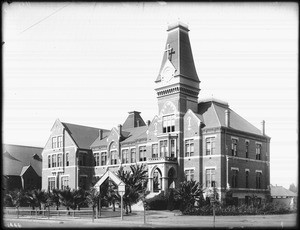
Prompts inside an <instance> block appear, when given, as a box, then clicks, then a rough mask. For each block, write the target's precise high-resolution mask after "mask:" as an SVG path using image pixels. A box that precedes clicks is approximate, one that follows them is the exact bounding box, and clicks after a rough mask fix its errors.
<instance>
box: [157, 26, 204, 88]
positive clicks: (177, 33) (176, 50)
mask: <svg viewBox="0 0 300 230" xmlns="http://www.w3.org/2000/svg"><path fill="white" fill-rule="evenodd" d="M167 31H168V38H167V42H166V46H165V48H166V47H167V45H168V44H169V45H170V48H172V51H171V52H172V55H171V63H172V64H173V66H174V67H175V69H176V72H175V76H176V75H181V76H184V77H186V78H188V79H190V80H193V81H196V82H200V81H199V78H198V75H197V72H196V68H195V64H194V58H193V54H192V48H191V44H190V39H189V35H188V31H189V29H188V26H187V25H185V24H184V23H182V22H176V23H174V24H171V25H169V26H168V30H167ZM167 58H168V55H167V52H164V55H163V59H162V62H161V67H160V70H159V73H161V71H162V69H163V67H164V65H165V62H166V61H167ZM160 80H161V76H160V74H159V75H158V77H157V79H156V81H160Z"/></svg>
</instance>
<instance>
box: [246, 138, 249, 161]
mask: <svg viewBox="0 0 300 230" xmlns="http://www.w3.org/2000/svg"><path fill="white" fill-rule="evenodd" d="M245 144H246V151H245V153H246V158H249V141H246V143H245Z"/></svg>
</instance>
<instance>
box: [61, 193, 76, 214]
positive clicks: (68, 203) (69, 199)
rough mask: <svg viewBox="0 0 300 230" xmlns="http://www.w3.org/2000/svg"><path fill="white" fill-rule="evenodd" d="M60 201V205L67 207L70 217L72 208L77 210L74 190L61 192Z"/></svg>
mask: <svg viewBox="0 0 300 230" xmlns="http://www.w3.org/2000/svg"><path fill="white" fill-rule="evenodd" d="M58 195H59V200H60V203H61V204H62V205H63V206H65V207H66V208H67V210H68V215H70V212H69V210H70V208H71V209H73V210H75V209H76V203H75V201H74V190H73V191H71V190H70V189H65V190H61V191H60V192H59V194H58Z"/></svg>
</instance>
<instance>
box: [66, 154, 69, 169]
mask: <svg viewBox="0 0 300 230" xmlns="http://www.w3.org/2000/svg"><path fill="white" fill-rule="evenodd" d="M66 166H69V153H66Z"/></svg>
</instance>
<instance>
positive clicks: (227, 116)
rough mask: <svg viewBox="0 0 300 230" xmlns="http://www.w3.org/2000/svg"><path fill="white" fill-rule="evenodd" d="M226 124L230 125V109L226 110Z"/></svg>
mask: <svg viewBox="0 0 300 230" xmlns="http://www.w3.org/2000/svg"><path fill="white" fill-rule="evenodd" d="M225 126H226V127H230V111H229V110H228V109H226V110H225Z"/></svg>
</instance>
